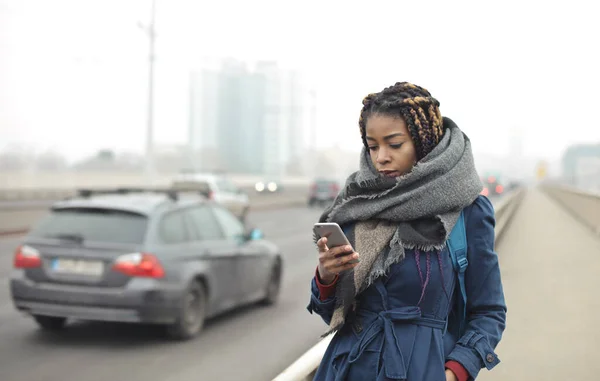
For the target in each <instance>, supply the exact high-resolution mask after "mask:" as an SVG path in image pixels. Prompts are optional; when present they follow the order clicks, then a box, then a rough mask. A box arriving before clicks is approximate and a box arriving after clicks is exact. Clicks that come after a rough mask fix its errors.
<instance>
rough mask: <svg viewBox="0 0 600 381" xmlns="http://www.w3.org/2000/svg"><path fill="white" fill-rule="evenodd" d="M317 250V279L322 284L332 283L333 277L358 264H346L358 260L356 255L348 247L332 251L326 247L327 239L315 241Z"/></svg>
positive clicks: (339, 247)
mask: <svg viewBox="0 0 600 381" xmlns="http://www.w3.org/2000/svg"><path fill="white" fill-rule="evenodd" d="M317 247H318V248H319V267H318V271H319V278H320V280H321V282H323V283H324V284H329V283H331V282H333V280H334V279H335V276H336V275H338V274H339V273H341V272H342V271H346V270H350V269H353V268H355V267H356V266H358V263H348V262H350V261H353V260H355V259H358V257H359V255H358V253H355V252H353V251H352V247H350V246H338V247H334V248H333V249H329V248H328V247H327V237H322V238H320V239H319V240H318V241H317Z"/></svg>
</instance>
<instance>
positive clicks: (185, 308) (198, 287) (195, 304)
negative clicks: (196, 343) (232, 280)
mask: <svg viewBox="0 0 600 381" xmlns="http://www.w3.org/2000/svg"><path fill="white" fill-rule="evenodd" d="M206 304H207V297H206V290H205V289H204V286H203V285H202V284H201V283H199V282H197V281H194V282H192V283H191V284H190V286H189V287H188V289H187V290H186V292H185V295H184V297H183V300H182V305H181V310H180V312H179V317H178V318H177V321H176V322H175V323H173V324H171V325H169V326H167V334H168V335H169V336H170V337H171V338H173V339H176V340H188V339H191V338H193V337H195V336H196V335H198V333H200V331H201V330H202V327H203V326H204V320H205V315H206Z"/></svg>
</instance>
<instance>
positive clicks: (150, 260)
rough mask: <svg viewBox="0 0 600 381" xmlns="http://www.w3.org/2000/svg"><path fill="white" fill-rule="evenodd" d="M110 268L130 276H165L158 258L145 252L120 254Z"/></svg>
mask: <svg viewBox="0 0 600 381" xmlns="http://www.w3.org/2000/svg"><path fill="white" fill-rule="evenodd" d="M112 269H113V270H114V271H118V272H120V273H123V274H125V275H129V276H132V277H143V278H162V277H164V276H165V270H164V269H163V267H162V265H161V264H160V262H159V261H158V259H157V258H156V257H155V256H154V255H152V254H147V253H131V254H125V255H121V256H120V257H119V258H117V259H116V260H115V263H114V264H113V266H112Z"/></svg>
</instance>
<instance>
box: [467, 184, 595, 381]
mask: <svg viewBox="0 0 600 381" xmlns="http://www.w3.org/2000/svg"><path fill="white" fill-rule="evenodd" d="M497 251H498V255H499V257H500V265H501V271H502V277H503V282H504V290H505V294H506V301H507V305H508V315H507V329H506V331H505V334H504V338H503V340H502V342H501V343H500V345H499V346H498V351H497V353H498V355H499V357H500V359H501V361H502V362H501V363H500V364H499V365H498V366H497V367H496V368H494V369H493V370H492V371H491V372H488V371H486V370H485V369H484V370H482V371H481V373H480V377H478V380H483V381H500V380H502V381H507V380H511V381H512V380H515V381H520V380H523V381H537V380H540V381H542V380H543V381H554V380H556V381H559V380H560V381H564V380H577V381H588V380H589V381H594V380H600V240H598V239H597V238H596V237H595V236H594V235H593V234H592V233H591V232H590V231H589V230H588V229H586V228H585V227H584V226H582V225H581V224H579V223H578V222H577V221H576V220H575V219H574V218H573V217H572V216H571V215H570V214H568V213H567V212H566V211H565V210H563V209H562V208H561V207H560V206H559V205H557V204H555V203H554V202H553V201H552V200H551V199H549V198H548V197H547V196H546V195H545V194H543V193H542V192H540V191H538V190H535V189H532V190H529V191H528V193H527V194H526V195H525V197H524V199H523V201H522V203H521V206H520V208H519V210H518V211H517V212H516V215H515V216H514V218H513V221H512V222H511V224H510V225H509V227H508V230H507V231H506V233H504V235H503V237H502V239H501V240H500V241H499V242H498V244H497Z"/></svg>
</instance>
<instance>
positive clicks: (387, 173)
mask: <svg viewBox="0 0 600 381" xmlns="http://www.w3.org/2000/svg"><path fill="white" fill-rule="evenodd" d="M379 173H381V174H382V175H383V176H385V177H392V178H393V177H400V172H398V171H379Z"/></svg>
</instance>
